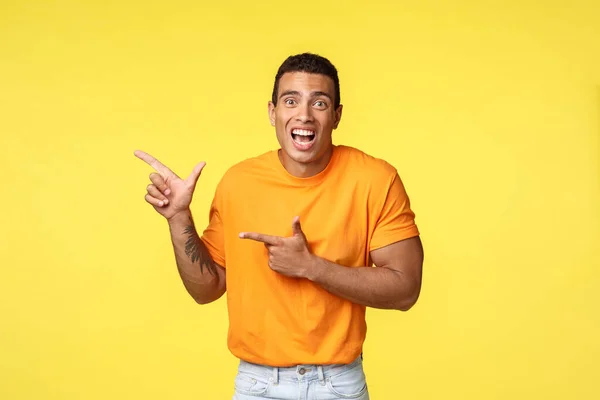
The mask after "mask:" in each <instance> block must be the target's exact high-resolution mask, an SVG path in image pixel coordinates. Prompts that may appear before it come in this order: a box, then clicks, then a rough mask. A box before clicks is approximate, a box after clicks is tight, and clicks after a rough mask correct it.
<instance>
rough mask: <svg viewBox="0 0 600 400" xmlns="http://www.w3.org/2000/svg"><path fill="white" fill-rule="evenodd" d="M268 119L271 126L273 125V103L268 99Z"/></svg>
mask: <svg viewBox="0 0 600 400" xmlns="http://www.w3.org/2000/svg"><path fill="white" fill-rule="evenodd" d="M269 121H271V125H272V126H275V104H273V102H272V101H269Z"/></svg>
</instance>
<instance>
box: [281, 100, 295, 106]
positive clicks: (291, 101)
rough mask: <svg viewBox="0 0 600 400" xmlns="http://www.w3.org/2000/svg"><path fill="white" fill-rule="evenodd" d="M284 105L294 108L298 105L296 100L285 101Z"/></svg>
mask: <svg viewBox="0 0 600 400" xmlns="http://www.w3.org/2000/svg"><path fill="white" fill-rule="evenodd" d="M284 103H285V104H286V105H288V106H293V105H294V104H296V101H295V100H294V99H285V101H284Z"/></svg>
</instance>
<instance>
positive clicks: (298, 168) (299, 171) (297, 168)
mask: <svg viewBox="0 0 600 400" xmlns="http://www.w3.org/2000/svg"><path fill="white" fill-rule="evenodd" d="M278 154H279V161H281V164H282V165H283V167H284V168H285V169H286V171H287V172H289V173H290V175H293V176H295V177H296V178H310V177H311V176H315V175H317V174H318V173H320V172H322V171H323V170H324V169H325V168H327V165H328V164H329V161H330V160H331V156H332V154H333V146H331V147H329V149H328V150H327V151H326V152H325V154H323V155H322V156H321V157H320V158H318V159H317V160H314V161H311V162H309V163H299V162H297V161H294V160H292V159H291V158H290V157H289V156H288V155H287V154H286V153H285V151H282V150H281V149H280V150H279V151H278Z"/></svg>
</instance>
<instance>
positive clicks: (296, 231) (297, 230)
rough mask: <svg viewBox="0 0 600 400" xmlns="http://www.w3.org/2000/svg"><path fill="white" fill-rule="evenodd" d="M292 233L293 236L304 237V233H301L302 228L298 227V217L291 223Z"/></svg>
mask: <svg viewBox="0 0 600 400" xmlns="http://www.w3.org/2000/svg"><path fill="white" fill-rule="evenodd" d="M292 232H293V233H294V236H298V235H299V236H302V237H304V232H302V226H301V225H300V217H294V220H293V221H292Z"/></svg>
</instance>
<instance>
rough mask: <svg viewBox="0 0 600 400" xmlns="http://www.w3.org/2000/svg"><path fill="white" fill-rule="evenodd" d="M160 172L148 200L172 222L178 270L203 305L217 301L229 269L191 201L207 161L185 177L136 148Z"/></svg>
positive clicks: (170, 226)
mask: <svg viewBox="0 0 600 400" xmlns="http://www.w3.org/2000/svg"><path fill="white" fill-rule="evenodd" d="M134 154H135V156H136V157H138V158H140V159H141V160H143V161H145V162H146V163H147V164H149V165H150V166H151V167H153V168H154V169H155V171H156V172H153V173H152V174H150V181H151V182H152V183H151V184H149V185H148V186H147V188H146V190H147V194H146V196H145V199H146V202H148V203H149V204H151V205H152V207H154V209H155V210H156V211H157V212H158V213H159V214H160V215H162V216H163V217H165V219H166V220H167V221H168V224H169V230H170V233H171V242H172V244H173V250H174V252H175V261H176V264H177V269H178V271H179V275H180V277H181V280H182V281H183V284H184V286H185V288H186V290H187V291H188V293H189V294H190V295H191V296H192V298H193V299H194V300H195V301H196V302H197V303H199V304H206V303H210V302H213V301H215V300H217V299H218V298H220V297H221V296H222V295H223V293H225V289H226V288H225V269H224V268H223V267H222V266H220V265H218V264H217V263H215V262H214V261H213V259H212V258H211V257H210V254H209V252H208V250H207V248H206V246H205V245H204V243H203V242H202V241H201V240H200V237H199V235H198V232H197V230H196V227H195V224H194V221H193V217H192V214H191V212H190V204H191V202H192V198H193V195H194V190H195V188H196V183H197V182H198V178H199V177H200V174H201V172H202V169H203V168H204V166H205V165H206V163H204V162H201V163H200V164H198V165H197V166H196V167H195V168H194V170H193V171H192V173H191V174H190V175H189V176H188V177H187V178H186V179H181V178H180V177H179V176H177V175H176V174H175V173H174V172H173V171H171V170H170V169H169V168H167V167H166V166H165V165H164V164H162V163H161V162H160V161H158V160H157V159H156V158H154V157H152V156H151V155H149V154H147V153H145V152H143V151H139V150H138V151H136V152H135V153H134Z"/></svg>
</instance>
